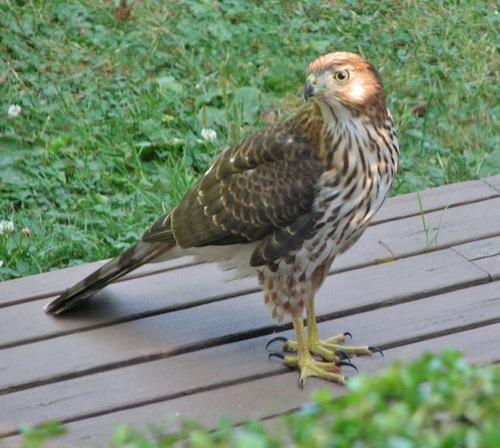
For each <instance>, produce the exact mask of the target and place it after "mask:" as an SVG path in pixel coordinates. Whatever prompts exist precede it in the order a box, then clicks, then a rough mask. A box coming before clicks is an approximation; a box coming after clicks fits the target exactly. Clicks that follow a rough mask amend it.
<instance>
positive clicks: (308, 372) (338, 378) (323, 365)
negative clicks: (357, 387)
mask: <svg viewBox="0 0 500 448" xmlns="http://www.w3.org/2000/svg"><path fill="white" fill-rule="evenodd" d="M272 357H277V358H280V359H282V360H283V364H284V365H285V366H287V367H289V368H291V369H294V368H298V369H299V371H300V377H299V387H300V388H301V389H302V388H303V387H304V384H305V383H306V380H307V378H309V377H316V378H322V379H324V380H327V381H332V382H334V383H339V384H345V376H344V375H341V374H340V368H341V367H342V366H350V367H353V368H354V369H356V366H355V365H354V364H352V363H351V362H350V361H349V360H341V361H337V362H325V361H317V360H315V359H314V358H313V357H312V356H311V355H310V354H309V353H307V355H306V356H301V357H299V356H294V355H287V356H284V355H283V354H282V353H270V354H269V358H272ZM356 370H357V369H356Z"/></svg>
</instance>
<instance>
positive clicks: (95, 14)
mask: <svg viewBox="0 0 500 448" xmlns="http://www.w3.org/2000/svg"><path fill="white" fill-rule="evenodd" d="M249 3H250V4H249ZM113 7H114V4H113V2H109V1H104V0H78V1H77V0H54V1H35V0H23V1H14V0H4V1H2V2H0V98H2V102H1V104H0V117H2V118H1V119H0V219H11V220H14V222H15V224H16V228H17V229H18V231H19V230H20V229H22V228H23V227H27V228H29V229H30V231H31V234H32V238H31V239H29V240H28V239H26V238H21V237H19V233H16V234H15V238H14V239H13V240H12V241H10V242H9V243H5V242H3V243H1V242H0V260H2V261H3V262H4V266H3V267H1V268H0V280H2V279H6V278H12V277H17V276H22V275H26V274H29V273H35V272H39V271H44V270H48V269H53V268H58V267H63V266H68V265H73V264H78V263H81V262H84V261H90V260H95V259H101V258H105V257H109V256H111V255H114V254H117V253H118V252H120V251H122V250H123V249H124V248H125V247H126V246H127V245H129V244H130V243H132V242H134V241H135V240H136V238H137V237H138V236H139V235H140V233H141V232H142V231H143V230H144V229H145V228H146V227H147V226H148V225H149V224H151V222H152V221H153V220H154V219H155V218H156V217H157V216H158V214H159V212H160V210H162V209H163V210H166V209H169V208H171V207H172V206H174V205H175V204H176V203H177V201H178V200H179V199H180V198H181V197H182V195H183V193H184V192H185V191H186V189H187V188H188V187H189V186H190V185H192V184H193V182H194V180H195V179H196V177H197V176H199V175H200V173H202V172H203V171H204V170H205V169H206V168H207V166H208V164H209V162H210V160H211V159H212V158H213V157H214V155H215V154H216V153H217V152H218V151H220V150H221V149H222V148H223V147H224V146H225V145H227V144H229V143H234V142H235V141H237V140H238V139H239V138H241V137H242V136H243V135H245V134H247V133H249V132H251V131H253V130H255V129H256V128H259V127H261V126H265V125H267V124H266V123H265V122H264V120H263V119H262V118H261V117H262V116H263V115H262V112H263V111H266V110H269V109H271V108H272V109H273V110H274V111H275V113H276V114H277V116H278V119H280V117H281V118H282V117H283V116H286V115H289V114H290V113H292V111H293V110H295V108H296V107H297V106H298V105H300V104H301V101H302V100H301V90H302V85H303V77H304V76H303V75H304V69H305V65H306V63H307V62H308V61H310V60H312V59H313V58H314V57H316V56H317V55H318V54H319V53H323V52H327V51H334V50H339V49H344V50H351V51H357V52H361V53H363V54H364V55H365V56H366V57H367V58H368V59H369V60H371V61H373V62H374V63H375V65H376V66H377V67H378V68H379V69H380V70H381V72H382V75H383V77H384V80H385V86H386V90H387V92H388V104H389V107H390V108H391V109H392V111H393V114H394V116H395V120H396V123H397V128H398V130H399V136H400V140H401V147H402V161H401V170H400V174H399V176H398V180H397V184H396V189H395V191H396V193H402V192H408V191H414V190H416V189H422V188H424V187H429V186H434V185H440V184H443V183H447V182H454V181H461V180H465V179H470V178H476V177H481V176H486V175H489V174H493V173H496V172H499V171H500V152H499V149H498V148H499V147H500V145H499V141H498V135H499V132H498V122H499V121H498V120H496V121H495V118H498V104H497V98H498V85H499V83H498V70H497V69H496V66H497V65H498V55H497V53H496V52H495V43H494V37H493V36H494V33H495V29H496V27H497V26H498V14H495V13H494V10H495V4H494V2H488V1H483V2H471V1H465V0H463V1H454V2H451V1H438V2H434V1H421V2H406V1H389V0H383V1H379V0H367V1H356V0H348V1H347V0H346V1H344V2H325V1H323V0H321V1H320V0H314V1H298V0H294V1H288V0H287V1H284V0H282V1H278V0H276V1H269V2H257V1H252V2H248V1H246V0H227V1H226V0H225V1H224V2H216V1H213V0H205V1H200V0H186V1H182V2H181V1H178V2H164V1H159V0H158V1H147V2H146V1H145V2H134V6H133V8H132V14H131V17H130V18H129V19H127V20H124V21H117V20H116V19H115V17H114V13H113ZM16 104H17V105H19V106H20V107H21V113H20V115H19V116H17V117H11V118H7V110H8V108H9V106H10V105H16ZM495 123H496V124H495ZM206 127H210V128H213V129H215V130H216V131H217V135H218V138H217V141H216V142H215V143H211V142H207V141H204V140H203V139H202V138H201V137H200V135H201V129H202V128H206ZM0 238H1V237H0Z"/></svg>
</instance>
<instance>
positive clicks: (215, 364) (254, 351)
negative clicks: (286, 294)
mask: <svg viewBox="0 0 500 448" xmlns="http://www.w3.org/2000/svg"><path fill="white" fill-rule="evenodd" d="M495 320H497V321H498V322H500V284H499V283H497V284H494V283H488V284H485V285H480V286H474V287H471V288H467V289H461V290H458V291H454V292H449V293H445V294H440V295H436V296H432V297H429V298H426V299H420V300H417V301H413V302H410V303H404V304H399V305H395V306H391V307H387V308H383V309H377V310H373V311H369V312H365V313H359V314H354V315H351V316H346V317H343V318H340V319H334V320H329V321H326V322H322V323H320V325H319V328H320V332H321V334H324V335H333V334H336V333H338V332H340V331H343V330H346V329H348V330H351V331H352V332H353V333H354V335H355V338H356V341H355V342H358V343H367V342H369V343H370V344H374V345H378V346H382V347H392V346H397V345H400V344H402V343H408V342H412V341H418V340H421V339H424V338H429V337H431V336H435V335H437V334H443V333H450V332H456V331H458V330H460V329H465V328H470V327H471V326H479V325H485V323H491V322H493V321H495ZM282 334H283V335H285V336H287V337H290V336H291V332H290V331H287V332H284V333H282ZM270 337H271V336H261V337H258V338H253V339H247V340H243V341H238V342H234V343H229V344H223V345H220V346H216V347H212V348H208V349H201V350H198V351H196V352H191V353H186V354H183V355H178V356H174V357H172V358H169V359H161V360H156V361H152V362H148V363H144V364H140V365H134V366H127V367H123V368H119V369H116V370H113V371H108V372H101V373H97V374H94V375H88V376H84V377H79V378H74V379H71V380H67V381H63V382H56V383H51V384H47V385H44V386H40V387H37V388H33V389H28V390H23V391H18V392H14V393H11V394H5V395H0V422H1V423H0V435H2V434H5V433H8V432H10V431H13V430H14V429H15V426H16V424H19V423H22V424H31V425H33V424H35V423H38V422H40V421H42V420H44V419H47V418H50V419H64V418H66V419H75V418H78V416H82V415H89V414H92V413H96V412H101V413H103V412H106V411H107V410H110V409H117V408H120V407H127V406H128V407H131V406H132V405H137V404H139V403H141V402H148V401H152V400H155V399H158V397H164V398H165V400H166V399H167V398H168V397H171V398H173V397H175V396H176V395H186V394H189V393H190V391H192V390H193V389H206V388H209V387H212V388H213V387H216V386H217V385H218V384H219V385H220V384H223V383H228V382H233V381H238V380H239V381H241V380H242V379H244V378H251V377H253V376H258V375H271V374H274V373H276V372H282V371H284V370H283V368H282V367H281V365H279V364H278V363H274V362H268V360H267V357H266V353H265V351H264V345H265V343H266V342H267V341H268V340H270ZM349 343H350V342H349ZM276 348H277V349H278V348H279V345H278V346H277V347H276ZM200 366H202V367H203V372H204V375H202V376H200V374H199V369H200ZM285 370H286V369H285Z"/></svg>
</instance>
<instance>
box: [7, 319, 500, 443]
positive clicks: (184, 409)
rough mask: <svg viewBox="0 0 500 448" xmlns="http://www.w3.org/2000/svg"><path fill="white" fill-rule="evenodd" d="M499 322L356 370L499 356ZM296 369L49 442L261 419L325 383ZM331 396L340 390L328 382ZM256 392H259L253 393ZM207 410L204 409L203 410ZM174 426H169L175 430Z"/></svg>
mask: <svg viewBox="0 0 500 448" xmlns="http://www.w3.org/2000/svg"><path fill="white" fill-rule="evenodd" d="M499 332H500V324H496V325H489V326H485V327H481V328H478V329H473V330H469V331H465V332H462V333H456V334H451V335H446V336H442V337H439V338H435V339H429V340H425V341H421V342H418V343H415V344H410V345H405V346H402V347H397V348H394V349H391V350H387V351H386V352H385V358H381V357H373V358H370V359H362V358H360V359H358V360H357V363H358V365H359V366H360V367H361V368H362V371H364V372H367V373H374V372H376V371H378V370H380V369H381V368H383V367H384V366H386V365H387V363H388V362H390V361H394V360H411V359H415V358H416V357H418V356H420V355H421V354H422V353H423V352H425V351H430V352H439V351H441V350H442V348H443V347H456V348H460V349H461V350H462V351H463V352H464V354H465V355H466V357H467V358H468V359H469V360H470V361H471V362H475V363H491V362H497V361H499V360H500V345H499V344H498V334H499ZM296 380H297V373H296V372H287V373H283V374H280V375H276V376H271V377H266V378H263V379H257V380H253V381H248V382H245V383H239V384H235V385H232V386H228V387H225V388H224V389H223V390H220V389H217V390H209V391H205V392H201V393H198V394H193V395H189V396H187V397H179V398H177V399H174V400H171V401H168V402H161V403H154V404H150V405H147V406H144V407H142V408H140V412H138V409H137V408H134V409H128V410H124V411H119V412H114V413H111V414H108V415H104V416H99V417H95V418H89V419H85V420H81V421H77V422H74V423H70V424H68V425H67V428H68V434H67V435H66V436H65V437H63V438H62V439H60V440H58V442H57V443H55V444H53V445H52V446H60V444H66V445H68V446H71V447H80V446H82V447H83V446H85V447H89V446H99V447H101V446H106V442H107V441H109V440H110V438H111V435H112V433H113V432H114V430H115V428H116V427H117V426H118V425H121V424H126V425H129V426H132V427H134V428H136V429H143V430H147V429H148V426H149V425H151V424H156V425H163V427H165V423H164V422H165V419H166V417H167V416H174V417H177V418H179V417H186V416H189V417H193V418H196V419H198V420H199V421H200V422H201V423H202V424H204V425H206V426H207V427H214V426H215V425H216V424H217V422H218V420H219V419H220V418H221V417H222V416H225V415H228V414H230V415H231V417H232V420H233V421H234V422H235V423H240V422H242V421H245V420H248V419H261V418H265V417H268V416H272V415H276V414H279V413H283V412H286V411H290V410H294V409H297V408H298V407H300V406H301V405H303V404H304V403H305V402H307V400H308V397H309V396H310V392H311V391H312V390H313V389H314V388H316V387H318V386H319V387H328V385H325V383H324V382H321V381H319V380H316V379H313V378H311V379H309V380H308V382H307V384H306V386H305V388H304V390H303V391H301V390H300V389H299V388H297V387H296ZM329 387H331V388H332V389H333V390H334V394H336V395H338V394H342V393H344V391H345V389H343V388H341V387H339V386H336V385H332V386H329ZM256 390H258V391H259V393H255V391H256ZM207 409H210V412H207ZM175 427H176V426H175V425H173V426H171V428H172V429H175ZM5 442H6V448H10V447H13V446H17V445H16V443H18V442H19V438H18V437H11V438H7V439H5Z"/></svg>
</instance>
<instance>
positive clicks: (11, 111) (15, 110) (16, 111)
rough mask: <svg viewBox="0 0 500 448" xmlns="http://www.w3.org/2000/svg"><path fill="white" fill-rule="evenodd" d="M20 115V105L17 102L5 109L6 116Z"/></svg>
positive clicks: (14, 116)
mask: <svg viewBox="0 0 500 448" xmlns="http://www.w3.org/2000/svg"><path fill="white" fill-rule="evenodd" d="M19 115H21V106H19V104H11V105H10V106H9V108H8V109H7V116H8V117H9V118H16V117H18V116H19Z"/></svg>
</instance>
